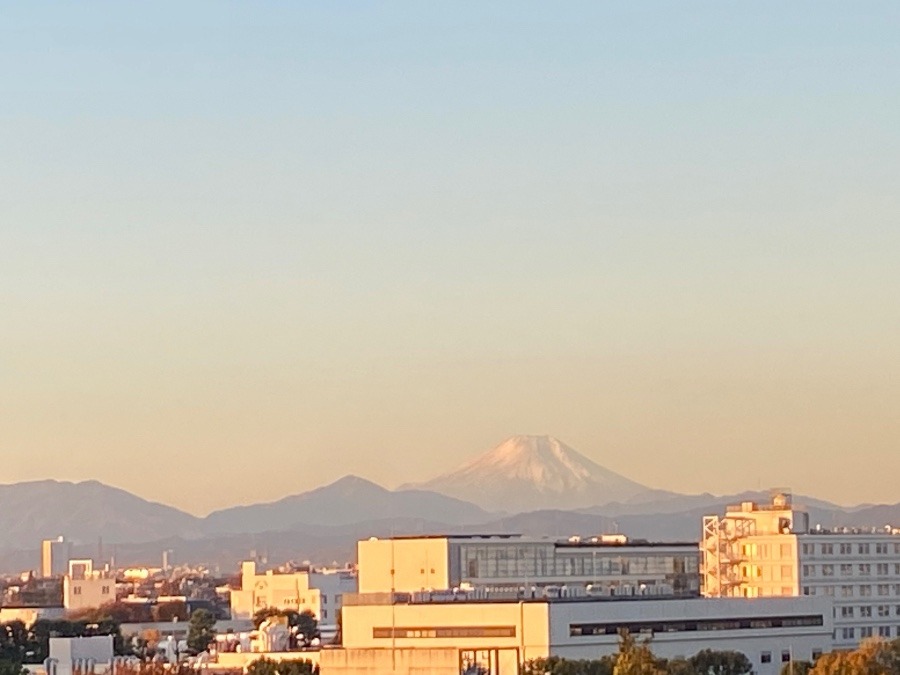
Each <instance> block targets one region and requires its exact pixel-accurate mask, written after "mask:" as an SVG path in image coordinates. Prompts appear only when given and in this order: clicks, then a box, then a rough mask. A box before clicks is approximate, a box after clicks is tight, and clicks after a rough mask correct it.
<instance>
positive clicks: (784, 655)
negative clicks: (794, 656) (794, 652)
mask: <svg viewBox="0 0 900 675" xmlns="http://www.w3.org/2000/svg"><path fill="white" fill-rule="evenodd" d="M790 660H791V652H790V650H788V649H782V650H781V662H782V663H789V662H790Z"/></svg>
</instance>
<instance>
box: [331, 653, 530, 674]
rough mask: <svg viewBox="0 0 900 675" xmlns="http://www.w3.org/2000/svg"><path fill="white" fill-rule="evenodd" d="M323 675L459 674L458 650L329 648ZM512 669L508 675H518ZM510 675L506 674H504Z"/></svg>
mask: <svg viewBox="0 0 900 675" xmlns="http://www.w3.org/2000/svg"><path fill="white" fill-rule="evenodd" d="M319 664H320V666H319V667H320V669H321V672H322V675H369V674H371V675H375V674H376V673H378V674H379V675H380V674H382V673H392V674H393V673H395V674H396V675H459V651H458V650H457V649H454V648H452V647H448V648H443V649H438V648H435V649H395V650H390V649H353V650H347V649H328V650H323V651H322V652H321V656H320V661H319ZM515 673H516V671H515V670H513V671H510V672H509V673H508V675H515ZM502 675H507V673H502Z"/></svg>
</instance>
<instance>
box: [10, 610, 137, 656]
mask: <svg viewBox="0 0 900 675" xmlns="http://www.w3.org/2000/svg"><path fill="white" fill-rule="evenodd" d="M94 635H112V636H113V648H114V649H115V652H116V654H121V655H124V654H126V649H125V642H124V640H123V639H122V631H121V629H120V627H119V622H117V621H115V620H113V619H111V618H109V617H102V618H99V617H98V618H96V619H79V620H69V619H38V620H37V621H35V622H34V623H33V624H32V625H31V628H26V627H25V624H24V623H23V622H21V621H10V622H9V623H4V624H0V661H2V662H5V663H14V664H22V663H43V662H44V659H46V658H47V657H48V656H49V655H50V638H51V637H91V636H94Z"/></svg>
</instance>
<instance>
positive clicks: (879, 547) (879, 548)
mask: <svg viewBox="0 0 900 675" xmlns="http://www.w3.org/2000/svg"><path fill="white" fill-rule="evenodd" d="M887 548H888V545H887V544H875V553H876V554H877V555H887V552H888V551H887Z"/></svg>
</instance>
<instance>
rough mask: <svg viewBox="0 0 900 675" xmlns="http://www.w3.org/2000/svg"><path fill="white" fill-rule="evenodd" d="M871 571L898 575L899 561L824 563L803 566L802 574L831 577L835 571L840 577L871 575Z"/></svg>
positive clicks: (884, 574)
mask: <svg viewBox="0 0 900 675" xmlns="http://www.w3.org/2000/svg"><path fill="white" fill-rule="evenodd" d="M873 571H874V572H875V575H876V576H879V577H886V576H891V575H893V576H900V562H898V563H894V564H893V565H891V564H889V563H876V564H875V565H872V564H871V563H859V564H857V565H853V564H851V563H843V564H841V565H829V564H825V565H804V566H803V576H805V577H816V576H823V577H833V576H834V575H835V572H838V573H840V575H841V576H842V577H850V576H858V577H870V576H872V572H873Z"/></svg>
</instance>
